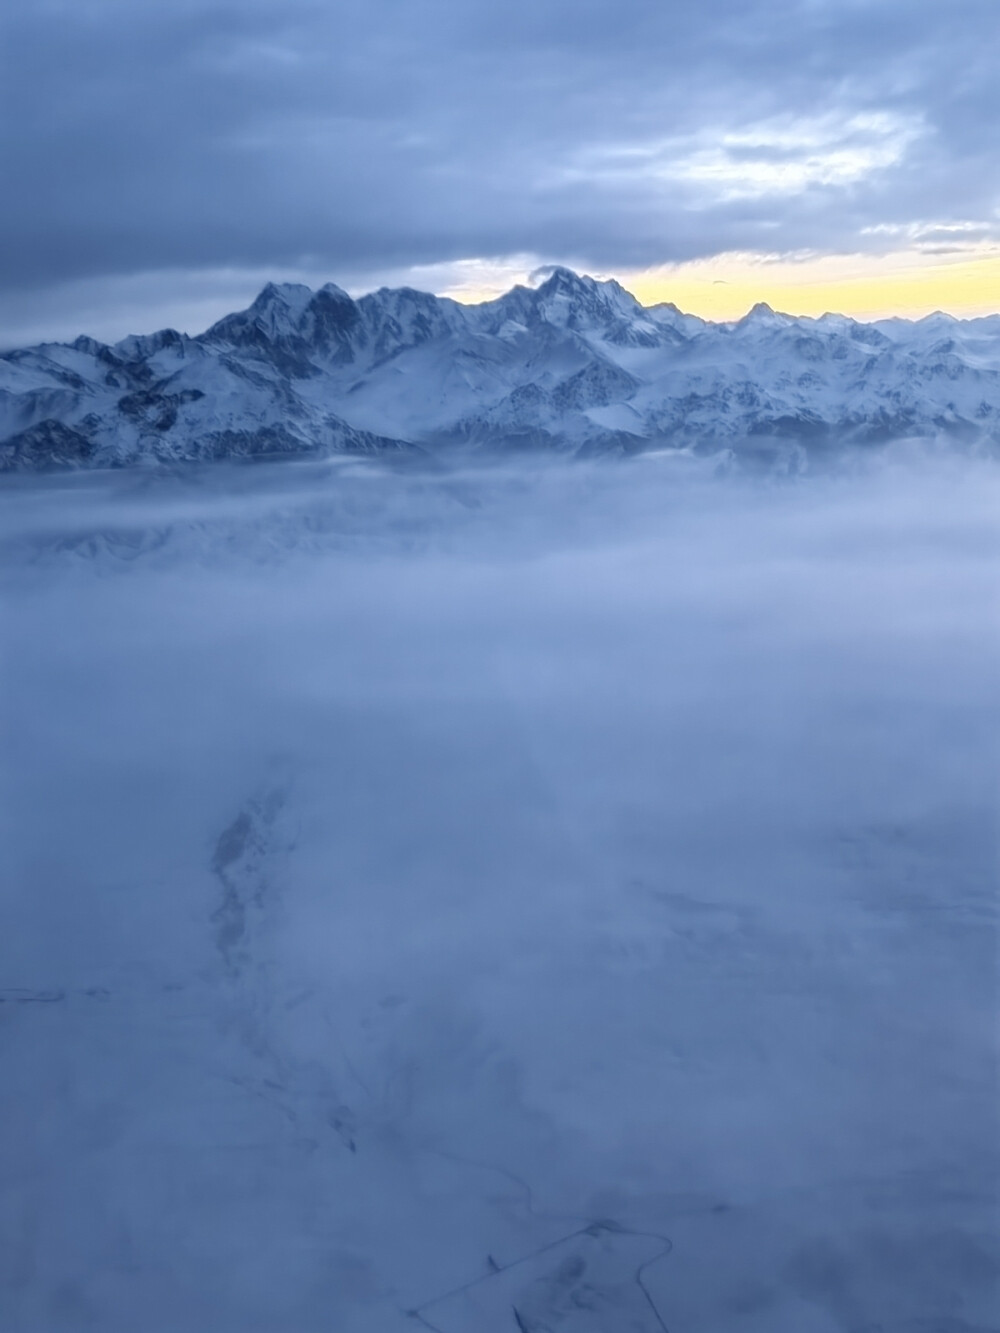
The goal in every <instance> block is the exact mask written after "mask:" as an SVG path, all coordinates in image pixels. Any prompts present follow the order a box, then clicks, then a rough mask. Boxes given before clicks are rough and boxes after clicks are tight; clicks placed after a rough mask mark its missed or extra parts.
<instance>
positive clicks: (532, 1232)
mask: <svg viewBox="0 0 1000 1333" xmlns="http://www.w3.org/2000/svg"><path fill="white" fill-rule="evenodd" d="M674 464H675V460H668V459H652V460H641V461H636V462H635V463H633V464H631V465H629V466H618V467H613V468H612V467H608V466H604V467H581V468H573V469H544V470H540V471H536V472H534V473H529V472H526V471H520V470H519V471H516V472H514V471H511V472H483V471H478V472H475V473H469V474H461V473H450V474H438V475H433V476H432V475H428V474H414V473H411V472H406V471H403V472H400V471H398V470H397V471H386V470H379V469H375V468H372V467H361V468H357V469H353V470H352V469H340V470H339V471H338V472H337V473H336V474H335V475H334V476H330V475H327V476H326V477H325V478H324V477H323V475H322V474H320V473H317V472H315V471H313V472H309V473H307V474H304V475H303V476H302V479H301V481H296V476H297V475H298V474H296V473H295V471H294V469H292V470H289V469H287V468H282V469H276V470H271V469H268V468H264V467H262V468H260V469H253V470H250V471H249V472H248V471H247V470H242V471H238V472H237V473H236V474H235V477H234V476H233V475H231V474H230V475H228V477H227V479H226V480H225V484H223V482H222V481H219V482H218V483H217V484H216V483H212V484H210V483H209V482H208V481H206V479H205V477H204V476H200V478H199V479H198V480H192V481H191V482H184V481H178V480H176V479H170V478H163V479H162V480H161V481H157V480H152V481H151V480H149V479H148V478H147V479H145V480H142V481H138V482H137V479H136V478H135V477H131V478H130V477H129V476H128V475H126V474H119V475H117V476H115V475H107V476H104V477H102V478H96V477H92V478H75V479H70V481H69V482H57V481H55V480H54V479H48V480H47V481H45V482H44V483H42V482H38V483H31V484H28V483H27V481H25V480H20V481H18V483H17V485H16V486H14V487H12V488H8V489H7V490H5V491H3V492H2V493H0V506H2V508H3V519H4V521H5V525H6V524H7V522H8V521H9V525H10V527H13V526H14V523H15V518H16V523H17V524H18V525H19V528H18V535H17V542H18V545H17V548H16V549H17V550H18V551H19V552H20V555H19V557H18V559H17V560H15V559H14V558H8V559H7V560H6V561H5V563H4V570H5V573H4V579H3V584H2V589H0V592H2V598H3V608H2V615H3V623H4V626H5V629H4V686H3V691H2V695H0V700H2V702H0V714H2V717H0V720H2V724H3V729H4V736H5V743H4V746H3V751H2V756H3V757H2V761H0V762H2V766H0V781H2V788H0V793H2V802H0V810H2V813H3V818H4V827H3V830H2V837H0V859H2V866H0V882H2V883H3V885H4V890H3V912H4V929H3V931H2V933H0V1068H2V1070H3V1079H2V1088H3V1096H2V1099H0V1165H2V1174H0V1327H2V1328H3V1329H4V1330H9V1331H10V1333H79V1330H82V1329H95V1330H100V1331H101V1333H126V1331H127V1333H182V1331H183V1333H191V1331H192V1330H209V1329H211V1330H213V1333H247V1330H268V1331H269V1333H275V1331H277V1330H281V1331H282V1333H293V1331H294V1333H312V1331H313V1330H315V1331H316V1333H318V1331H319V1330H330V1329H336V1330H337V1333H393V1331H396V1330H398V1333H406V1330H414V1329H427V1328H430V1329H437V1330H439V1331H440V1333H514V1331H515V1330H516V1329H517V1328H518V1327H520V1328H521V1329H527V1330H530V1333H542V1331H543V1330H545V1331H546V1333H548V1331H553V1330H559V1333H624V1330H632V1333H662V1330H663V1329H664V1328H668V1329H669V1330H670V1333H834V1331H835V1330H836V1331H837V1333H841V1331H843V1330H852V1331H853V1333H858V1331H859V1330H861V1329H869V1330H873V1329H876V1328H878V1329H880V1330H882V1333H928V1331H929V1330H931V1329H933V1330H935V1331H937V1333H943V1331H944V1330H948V1333H972V1331H973V1330H974V1331H975V1333H986V1330H995V1329H996V1328H997V1326H998V1325H997V1318H996V1311H997V1304H996V1298H997V1280H998V1260H997V1255H998V1253H1000V1245H998V1240H1000V1228H998V1217H997V1165H998V1163H997V1134H996V1106H997V1092H998V1082H997V1073H998V1063H997V1050H996V1024H995V1017H996V1002H997V972H996V962H997V934H996V908H997V858H996V778H997V718H998V710H997V685H996V682H997V679H998V671H997V665H998V663H997V646H998V645H997V619H996V587H997V583H996V573H997V537H996V525H995V515H996V507H997V503H998V500H1000V483H998V478H997V475H996V473H995V471H991V470H989V469H988V468H986V467H985V466H983V465H971V464H970V465H969V466H968V467H963V468H961V469H958V470H955V469H954V468H952V470H950V471H949V470H946V469H945V468H943V467H942V466H941V465H940V464H938V465H934V466H928V465H925V466H916V465H914V466H911V467H900V468H897V469H891V470H889V471H887V472H885V473H883V474H880V475H869V476H867V477H865V478H855V479H846V480H845V479H840V480H828V481H826V482H822V483H821V482H819V481H812V482H809V483H799V484H796V485H795V486H783V487H780V488H775V487H773V486H772V487H762V486H755V487H749V486H747V485H745V484H743V485H738V484H736V483H735V482H733V481H727V482H720V481H718V480H717V481H715V482H714V483H713V484H712V485H704V484H703V483H702V482H701V481H699V479H698V478H697V477H690V476H685V477H684V478H682V479H679V478H678V473H677V472H676V470H675V467H674V466H672V465H674ZM222 475H223V477H226V474H222ZM84 482H85V483H86V484H81V483H84ZM115 516H117V526H116V522H115ZM95 531H100V532H101V533H102V534H103V539H98V537H96V536H95V535H94V533H95ZM143 533H146V534H147V536H148V540H147V541H145V542H144V541H143V540H142V539H141V536H142V534H143ZM109 534H110V536H109ZM123 534H126V535H127V534H132V536H131V537H126V536H123ZM136 534H138V535H136ZM293 534H297V536H298V540H293ZM63 538H65V541H63ZM14 549H15V548H13V547H12V548H10V551H13V550H14ZM39 553H41V554H42V555H43V556H44V558H39ZM8 554H10V552H8ZM515 1311H516V1316H515V1313H514V1312H515Z"/></svg>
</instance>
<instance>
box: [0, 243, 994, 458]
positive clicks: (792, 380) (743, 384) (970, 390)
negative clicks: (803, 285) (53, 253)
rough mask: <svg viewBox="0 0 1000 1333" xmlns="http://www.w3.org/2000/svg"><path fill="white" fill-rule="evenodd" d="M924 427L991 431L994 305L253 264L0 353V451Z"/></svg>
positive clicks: (359, 447) (466, 444) (158, 453)
mask: <svg viewBox="0 0 1000 1333" xmlns="http://www.w3.org/2000/svg"><path fill="white" fill-rule="evenodd" d="M942 437H946V438H949V439H951V440H952V441H953V442H956V443H960V444H961V445H962V446H963V447H965V448H966V449H968V450H971V451H973V452H977V451H978V452H984V451H985V452H987V453H993V452H995V451H996V448H997V445H998V444H1000V315H996V316H991V317H988V318H983V319H972V320H957V319H953V318H951V317H950V316H948V315H943V314H936V315H931V316H929V317H928V318H926V319H922V320H919V321H917V322H916V323H910V322H907V321H905V320H882V321H880V322H878V323H875V324H861V323H858V322H856V321H854V320H851V319H846V318H844V317H843V316H840V315H823V316H822V317H821V318H819V319H806V318H792V317H791V316H788V315H782V314H777V313H775V312H774V311H773V310H771V309H769V308H768V307H767V306H764V305H760V306H756V307H754V309H753V310H751V311H750V313H749V314H748V315H746V316H745V318H743V319H741V320H738V321H736V322H734V323H728V324H713V323H708V322H706V321H704V320H702V319H698V318H697V317H695V316H693V315H685V314H682V313H681V311H679V310H678V309H677V308H676V306H674V305H671V304H669V303H668V304H663V305H657V306H653V307H651V308H648V309H647V308H644V307H643V306H642V305H640V304H639V302H638V301H637V300H636V299H635V298H634V297H633V296H631V295H630V294H629V293H628V292H626V291H625V290H624V289H623V288H622V287H620V286H619V284H618V283H617V282H613V281H612V282H597V281H595V280H594V279H593V278H588V277H580V276H578V275H577V274H575V273H572V272H571V271H570V270H568V269H556V270H555V271H554V272H553V273H552V275H551V276H550V277H549V278H548V279H547V280H546V281H545V282H544V283H542V284H541V286H539V287H537V288H534V289H529V288H526V287H515V288H513V289H512V290H511V291H509V292H507V293H506V295H504V296H502V297H500V298H498V299H497V300H494V301H488V302H485V303H483V304H481V305H477V306H467V305H460V304H459V303H457V302H455V301H451V300H447V299H445V298H438V297H435V296H431V295H428V294H427V293H425V292H417V291H413V290H410V289H408V288H404V289H400V290H389V289H382V290H381V291H378V292H373V293H371V294H369V295H367V296H363V297H361V298H360V300H357V301H355V300H352V298H351V297H350V296H348V294H347V293H346V292H344V291H342V290H341V289H340V288H339V287H337V286H335V285H334V284H332V283H329V284H327V285H326V286H324V287H321V288H320V289H319V290H318V291H315V292H314V291H311V290H310V289H309V288H308V287H303V286H297V285H294V284H285V285H282V286H276V285H274V284H270V285H268V286H267V287H265V288H264V290H263V291H262V292H261V293H260V295H259V296H258V298H257V300H256V301H254V303H253V305H251V306H250V308H249V309H247V310H244V311H241V312H239V313H237V314H233V315H228V316H227V317H226V318H224V319H222V320H220V321H219V322H218V323H217V324H215V325H213V326H212V328H210V329H208V330H207V332H205V333H203V334H201V335H199V336H198V337H195V338H192V337H187V336H186V335H183V334H180V333H177V332H175V331H173V330H170V329H167V330H164V331H161V332H159V333H154V334H151V335H148V336H143V337H130V338H125V339H124V340H123V341H121V342H120V343H117V344H116V345H115V346H113V347H109V346H106V345H104V344H103V343H99V342H96V341H95V340H94V339H92V338H88V337H80V338H78V339H77V340H76V341H75V342H74V343H72V344H69V345H63V344H46V345H43V346H40V347H33V348H26V349H20V350H14V351H8V352H6V353H4V354H2V355H0V471H16V470H36V469H44V468H52V467H57V468H58V467H93V466H126V465H135V464H150V463H166V462H177V461H182V460H192V459H197V460H206V459H226V458H236V457H247V456H249V457H261V456H264V457H270V456H274V455H282V454H284V455H303V454H307V455H308V454H313V455H320V456H322V455H329V454H347V455H371V454H389V455H393V454H401V455H418V456H420V457H427V456H428V455H430V456H432V457H435V456H438V455H440V454H441V453H442V452H444V453H445V454H452V455H453V454H454V453H456V452H459V453H461V454H463V455H465V456H469V455H475V454H477V453H483V452H497V451H499V452H501V453H503V454H510V453H511V452H524V451H530V452H533V453H537V452H539V451H541V452H549V453H551V452H553V451H555V452H559V453H562V454H573V455H584V456H589V455H602V454H619V455H620V454H626V455H627V454H632V453H636V452H639V451H643V450H648V449H658V448H695V449H697V450H699V451H701V452H705V453H718V452H720V451H730V452H733V451H735V453H736V454H737V455H738V456H739V457H741V458H743V459H745V460H747V461H749V462H753V463H755V464H756V463H760V462H764V463H766V464H767V465H769V466H772V467H778V468H779V469H780V470H785V471H788V470H793V471H801V470H803V469H809V468H815V467H816V466H817V464H822V463H823V462H824V461H825V460H826V459H827V458H828V456H829V455H831V454H838V453H840V452H841V451H842V450H843V449H844V448H845V447H849V448H853V449H855V450H862V451H869V452H870V451H872V450H874V449H876V448H878V447H879V446H881V445H884V444H885V443H887V442H891V441H895V440H902V439H923V440H930V439H937V438H942Z"/></svg>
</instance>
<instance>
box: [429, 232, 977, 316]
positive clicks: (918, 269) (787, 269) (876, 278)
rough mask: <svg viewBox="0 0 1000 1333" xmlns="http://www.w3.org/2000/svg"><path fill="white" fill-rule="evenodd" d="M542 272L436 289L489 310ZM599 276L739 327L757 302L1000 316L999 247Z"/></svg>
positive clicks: (490, 271) (495, 274) (725, 257)
mask: <svg viewBox="0 0 1000 1333" xmlns="http://www.w3.org/2000/svg"><path fill="white" fill-rule="evenodd" d="M534 266H535V265H533V264H531V263H526V262H525V261H524V260H523V259H522V260H521V262H520V263H518V262H517V261H515V262H513V263H512V262H510V261H507V262H505V263H501V262H499V261H495V262H491V261H483V260H477V261H468V262H467V263H466V264H464V265H462V266H458V265H456V266H454V272H453V274H452V275H451V276H452V282H451V283H448V282H445V283H443V284H441V283H440V279H439V282H438V283H435V284H434V286H435V287H438V290H439V291H440V294H441V295H447V296H451V297H453V298H454V299H456V300H459V301H463V302H467V303H473V302H478V301H488V300H492V299H493V298H494V297H497V296H500V295H502V293H503V292H505V291H507V290H508V289H509V288H510V287H511V285H512V284H513V283H514V282H524V283H526V282H528V281H529V273H530V271H531V268H532V267H534ZM594 277H599V278H612V277H613V278H617V279H618V281H619V282H620V283H621V284H622V286H623V287H625V288H626V289H627V290H628V291H630V292H632V294H633V295H634V296H636V297H637V298H638V299H639V300H640V301H641V302H642V303H643V304H644V305H655V304H657V303H658V302H660V301H673V303H674V304H675V305H677V306H679V307H680V309H681V310H683V311H684V312H685V313H687V314H692V315H700V316H701V317H702V318H703V319H710V320H718V321H726V320H733V319H739V318H741V316H743V315H745V314H746V312H747V311H748V310H749V309H750V308H751V306H754V305H756V304H757V302H758V301H765V302H766V303H767V304H768V305H769V306H771V307H773V309H775V310H779V311H783V312H784V313H785V314H789V315H813V316H818V315H822V314H825V313H826V312H827V311H831V312H833V313H836V314H842V315H850V316H852V317H853V318H855V319H862V320H871V319H886V318H889V317H891V316H893V315H897V316H900V317H902V318H904V319H921V318H922V317H923V316H924V315H929V314H932V313H933V312H934V311H935V310H943V311H945V313H947V314H950V315H956V316H958V317H959V318H962V319H970V318H974V317H975V316H977V315H991V314H997V313H1000V246H991V245H979V246H961V247H955V248H953V249H950V250H949V251H947V252H941V251H938V252H932V251H930V250H926V249H925V250H919V249H910V250H900V251H896V252H894V253H891V254H886V255H866V254H856V255H813V256H808V257H802V258H798V257H796V258H790V257H787V256H780V255H779V256H770V255H761V254H752V253H730V254H721V255H716V256H714V257H713V258H711V259H699V260H693V261H691V262H689V263H684V264H664V265H662V266H660V267H658V268H652V269H643V270H638V271H635V270H633V271H626V270H616V271H614V272H604V273H595V274H594ZM456 279H457V280H456Z"/></svg>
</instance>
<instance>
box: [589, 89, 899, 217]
mask: <svg viewBox="0 0 1000 1333" xmlns="http://www.w3.org/2000/svg"><path fill="white" fill-rule="evenodd" d="M924 132H925V130H924V127H923V126H922V125H921V124H920V122H919V120H918V119H914V118H905V117H901V116H897V115H893V114H890V113H888V112H873V113H866V114H858V115H854V116H850V117H847V118H846V119H845V118H842V117H839V116H834V115H828V116H824V117H821V118H816V119H801V120H794V121H790V120H788V119H787V118H780V119H777V120H773V121H764V122H761V123H759V124H757V125H752V126H750V127H748V128H746V129H741V130H716V131H700V132H699V133H698V134H697V135H695V136H692V137H690V138H672V137H671V138H667V139H663V140H655V141H652V142H642V143H633V144H622V145H611V146H602V147H600V148H596V149H593V150H588V151H587V152H586V153H585V154H584V155H583V157H582V161H581V165H580V166H579V167H578V168H575V169H574V172H575V174H576V177H577V178H584V177H586V176H588V175H590V174H596V175H597V176H607V177H610V178H611V179H617V180H619V181H621V182H622V183H623V184H624V183H630V182H631V183H634V182H636V181H642V180H649V181H658V182H661V183H662V184H664V185H677V184H688V185H692V186H694V187H696V191H697V197H700V198H701V200H702V202H704V203H710V202H712V201H726V200H730V201H732V200H739V199H753V198H763V197H765V196H769V195H790V194H799V193H801V192H802V191H804V190H807V189H809V188H810V187H812V186H847V185H853V184H855V183H857V182H859V181H862V180H865V179H867V178H868V177H871V176H873V175H875V174H877V173H878V172H881V171H884V170H886V169H887V168H889V167H894V166H897V165H899V164H900V163H901V162H902V160H903V158H904V156H905V154H906V151H907V149H908V148H909V146H910V145H911V144H912V143H913V142H915V141H916V140H917V139H919V138H920V136H921V134H923V133H924ZM571 174H574V173H571Z"/></svg>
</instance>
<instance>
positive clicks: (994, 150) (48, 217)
mask: <svg viewBox="0 0 1000 1333" xmlns="http://www.w3.org/2000/svg"><path fill="white" fill-rule="evenodd" d="M0 51H2V53H3V54H2V65H3V67H2V69H0V97H2V98H3V101H4V113H3V117H2V145H3V146H2V161H0V179H2V180H3V182H4V207H3V209H2V211H0V299H2V300H3V305H4V307H5V310H6V313H5V314H4V315H2V316H0V338H3V340H4V341H6V342H8V343H9V342H10V340H11V337H12V335H13V334H14V333H16V332H20V331H23V332H24V333H25V334H26V335H27V334H29V333H32V332H41V331H46V332H48V331H61V332H63V333H65V334H71V333H73V332H75V331H78V328H79V327H89V328H92V329H93V330H94V331H96V332H98V333H101V332H106V331H107V330H108V329H110V327H111V326H112V325H116V322H117V323H118V324H120V323H121V322H122V321H124V322H125V324H126V325H130V326H135V327H137V328H151V327H154V326H156V325H157V324H160V323H167V322H171V323H178V324H181V326H182V327H183V326H190V327H192V328H193V327H196V326H198V325H199V322H201V323H206V322H208V320H209V319H210V318H212V317H214V315H215V314H217V313H219V312H220V311H221V310H222V309H225V308H227V307H228V306H231V305H232V304H234V303H235V304H241V303H243V302H244V301H245V299H246V298H248V297H249V296H251V295H252V294H253V291H254V290H255V289H256V288H257V287H259V286H260V285H261V284H262V282H263V281H264V280H265V279H267V278H268V277H271V276H276V277H282V276H293V275H294V276H300V275H301V276H304V277H305V278H306V279H307V280H310V279H315V280H317V281H320V280H326V279H333V280H336V281H338V282H340V283H341V284H342V285H344V286H347V287H349V288H351V289H352V290H353V289H361V288H364V287H367V286H372V285H377V284H378V283H379V282H380V281H383V280H386V281H393V282H399V281H405V280H410V281H414V282H415V283H417V284H418V285H421V286H425V287H429V288H432V289H435V290H448V289H454V288H456V287H457V288H463V287H466V288H469V289H470V290H472V289H476V288H477V287H483V288H488V287H489V286H490V285H491V284H492V285H497V284H499V285H500V286H504V285H506V279H507V278H508V277H509V276H513V277H516V276H520V275H521V274H522V272H527V271H530V269H531V267H532V265H534V264H541V263H544V262H553V261H559V262H567V263H570V264H572V265H574V266H575V267H577V268H581V269H585V270H587V271H591V272H598V273H612V272H613V273H626V274H627V273H630V272H631V273H634V272H639V271H643V270H647V269H650V268H655V267H656V266H661V265H664V264H671V263H677V262H685V261H698V260H707V259H711V258H712V257H713V256H720V255H722V256H725V255H729V254H732V253H734V252H739V253H741V254H746V253H748V252H749V253H750V254H770V255H774V254H778V255H788V254H792V255H801V254H802V253H803V252H809V253H810V254H817V255H828V254H851V255H856V254H858V253H864V252H874V253H883V252H892V253H898V252H900V251H911V250H913V248H914V247H917V248H918V250H920V251H921V252H922V253H924V254H927V253H929V252H931V253H932V252H937V251H940V250H942V249H944V250H946V251H949V252H951V253H963V254H964V253H965V252H968V253H970V254H973V255H980V254H983V253H989V252H990V251H991V250H992V248H993V247H996V246H1000V134H998V124H1000V54H998V52H1000V4H998V3H997V0H957V2H956V3H951V4H948V5H944V4H941V3H940V0H934V2H933V3H930V2H928V0H829V2H828V0H766V2H765V0H701V2H700V3H699V4H697V5H695V4H692V3H690V0H687V2H686V3H684V4H681V3H677V0H615V2H614V3H610V2H609V0H506V3H504V4H502V5H501V4H498V3H496V2H495V0H489V2H487V0H460V2H459V0H336V3H331V2H330V0H325V2H323V3H318V2H317V0H238V3H235V2H231V0H215V2H214V3H213V2H211V0H142V3H141V4H138V3H135V0H6V3H5V4H4V6H3V7H2V10H0ZM998 304H1000V300H998ZM64 326H65V327H64ZM106 326H107V327H106ZM120 331H121V332H124V331H125V329H124V328H122V329H121V330H120Z"/></svg>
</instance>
